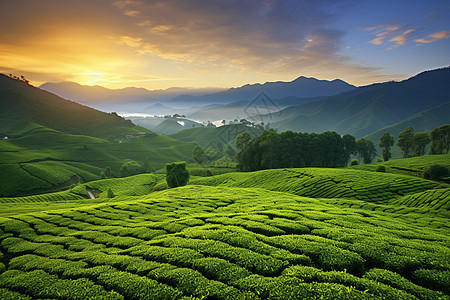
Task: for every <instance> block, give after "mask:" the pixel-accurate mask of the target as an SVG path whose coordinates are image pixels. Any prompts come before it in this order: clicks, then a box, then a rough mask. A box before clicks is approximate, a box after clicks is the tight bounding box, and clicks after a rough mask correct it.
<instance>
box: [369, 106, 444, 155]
mask: <svg viewBox="0 0 450 300" xmlns="http://www.w3.org/2000/svg"><path fill="white" fill-rule="evenodd" d="M449 116H450V101H449V102H446V103H444V104H441V105H438V106H436V107H433V108H430V109H427V110H424V111H421V112H420V113H417V114H414V115H412V116H409V117H408V118H406V119H404V120H402V121H400V122H397V123H395V124H391V125H388V126H386V127H383V128H381V129H378V130H377V131H375V132H372V133H370V134H368V135H367V136H366V138H368V139H369V140H371V141H373V142H374V143H375V145H378V143H379V141H380V138H381V136H382V135H383V134H384V133H385V132H389V133H390V134H392V135H393V136H394V137H395V140H397V138H398V134H399V133H400V132H402V131H403V130H405V128H408V127H412V128H414V132H430V131H431V130H432V129H434V128H436V127H439V126H441V125H442V124H447V123H449V122H450V117H449ZM399 154H400V153H399Z"/></svg>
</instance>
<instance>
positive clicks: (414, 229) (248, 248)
mask: <svg viewBox="0 0 450 300" xmlns="http://www.w3.org/2000/svg"><path fill="white" fill-rule="evenodd" d="M81 201H86V203H85V206H84V207H78V208H73V206H72V208H71V209H63V208H62V207H61V206H60V207H57V208H58V209H56V210H49V211H46V212H35V213H30V214H27V215H21V214H17V215H15V216H11V217H10V218H0V229H1V230H0V239H1V248H0V250H1V253H2V254H0V261H1V263H0V295H2V296H6V295H14V297H13V298H15V299H25V298H20V297H29V296H31V297H33V298H60V297H62V298H65V299H87V298H90V297H92V298H101V297H108V299H144V298H146V299H182V297H194V299H200V298H203V297H206V296H208V297H211V298H212V299H299V298H302V299H382V298H384V299H449V296H448V295H449V293H450V291H449V286H448V278H449V272H450V264H449V260H448V256H449V254H450V249H449V245H450V239H449V232H450V227H449V226H448V222H447V219H446V218H442V217H439V216H437V215H434V214H430V213H423V212H422V211H420V210H418V209H414V208H411V209H410V210H409V211H405V210H403V211H401V210H399V211H396V212H392V211H391V212H387V211H382V210H374V211H370V210H367V209H361V208H354V207H345V206H342V205H336V204H337V203H333V202H332V201H340V200H338V199H335V200H332V199H330V202H327V201H323V199H312V198H305V197H300V196H296V195H292V194H286V193H281V192H273V191H268V190H265V189H259V188H250V189H249V188H235V187H227V186H218V187H208V186H187V187H181V188H177V189H171V190H167V191H162V192H156V193H152V194H150V195H145V196H139V197H130V196H119V197H116V198H114V199H111V200H110V201H109V202H105V203H98V202H92V203H91V205H88V202H87V201H89V200H81ZM96 201H97V200H96ZM342 201H343V202H345V201H350V200H342ZM354 203H358V201H355V200H354ZM68 205H69V204H68ZM72 205H73V204H72ZM375 206H377V205H375ZM69 207H70V206H69ZM69 207H68V208H69ZM378 207H384V206H383V205H378ZM386 207H387V206H385V208H386ZM185 299H186V298H185ZM189 299H192V298H189Z"/></svg>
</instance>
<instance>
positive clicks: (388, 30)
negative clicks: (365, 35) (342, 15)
mask: <svg viewBox="0 0 450 300" xmlns="http://www.w3.org/2000/svg"><path fill="white" fill-rule="evenodd" d="M360 29H362V30H366V31H371V33H370V34H371V35H373V36H376V38H374V39H372V40H370V41H369V42H368V43H369V44H372V45H375V46H380V45H385V44H390V46H389V47H388V48H387V50H391V49H394V48H397V47H399V46H402V45H405V43H406V42H407V41H408V39H409V37H410V35H411V34H412V33H414V32H415V31H416V29H407V28H406V26H403V25H400V24H397V23H387V24H380V25H375V26H367V27H361V28H360Z"/></svg>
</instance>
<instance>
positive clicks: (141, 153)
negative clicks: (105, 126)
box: [0, 125, 194, 196]
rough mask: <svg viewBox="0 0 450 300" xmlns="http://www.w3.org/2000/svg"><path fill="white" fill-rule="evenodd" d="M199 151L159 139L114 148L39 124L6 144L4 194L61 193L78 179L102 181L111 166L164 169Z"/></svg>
mask: <svg viewBox="0 0 450 300" xmlns="http://www.w3.org/2000/svg"><path fill="white" fill-rule="evenodd" d="M193 147H194V144H189V143H183V142H179V141H176V140H173V139H171V138H168V137H165V136H157V135H150V136H147V137H144V138H139V139H130V140H126V141H125V142H124V143H120V144H119V143H115V144H112V143H109V142H107V141H105V140H103V139H99V138H94V137H89V136H82V135H71V134H66V133H63V132H59V131H56V130H52V129H49V128H46V127H43V126H39V125H33V126H29V127H28V128H26V129H23V130H21V131H19V132H17V133H16V135H15V136H13V137H12V138H10V139H8V140H7V141H3V140H2V141H0V153H1V156H0V171H1V172H0V195H2V196H12V195H24V194H30V193H42V192H48V191H52V190H60V189H62V188H64V187H67V186H69V185H71V184H72V183H74V182H73V180H74V179H73V176H74V175H78V176H79V177H80V178H81V181H82V182H86V181H91V180H96V179H99V178H100V177H99V175H100V172H101V170H102V169H103V168H105V167H106V166H110V167H111V168H112V169H113V171H114V172H116V174H117V173H118V172H119V169H120V167H121V165H122V164H123V163H124V162H125V161H126V160H136V161H138V162H140V163H144V161H145V160H147V161H148V162H149V164H150V166H151V167H153V168H155V169H158V168H161V167H162V166H163V165H164V164H165V163H166V162H170V161H173V160H186V159H188V158H190V157H191V153H192V148H193Z"/></svg>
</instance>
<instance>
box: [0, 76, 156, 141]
mask: <svg viewBox="0 0 450 300" xmlns="http://www.w3.org/2000/svg"><path fill="white" fill-rule="evenodd" d="M30 123H35V124H39V125H42V126H45V127H48V128H51V129H55V130H58V131H62V132H66V133H70V134H76V135H89V136H94V137H100V138H104V139H107V138H109V139H112V138H123V137H124V136H125V135H127V134H137V133H139V132H146V133H149V134H150V133H151V132H150V131H148V130H146V129H144V128H142V127H137V126H135V125H134V124H133V123H132V122H130V121H127V120H125V119H123V118H121V117H119V116H118V115H117V114H114V113H111V114H108V113H104V112H100V111H98V110H95V109H92V108H89V107H86V106H83V105H80V104H78V103H75V102H72V101H69V100H64V99H62V98H60V97H58V96H56V95H54V94H51V93H49V92H47V91H44V90H41V89H38V88H35V87H32V86H29V85H27V84H26V83H24V82H21V81H18V80H14V79H12V78H9V77H7V76H5V75H2V74H0V136H9V135H14V134H15V133H16V131H18V130H22V129H23V128H25V127H26V126H28V125H29V124H30Z"/></svg>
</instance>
